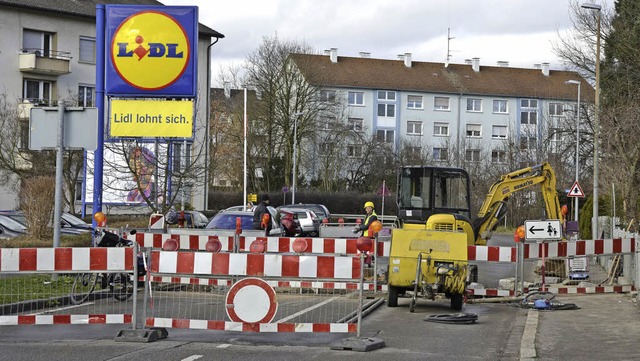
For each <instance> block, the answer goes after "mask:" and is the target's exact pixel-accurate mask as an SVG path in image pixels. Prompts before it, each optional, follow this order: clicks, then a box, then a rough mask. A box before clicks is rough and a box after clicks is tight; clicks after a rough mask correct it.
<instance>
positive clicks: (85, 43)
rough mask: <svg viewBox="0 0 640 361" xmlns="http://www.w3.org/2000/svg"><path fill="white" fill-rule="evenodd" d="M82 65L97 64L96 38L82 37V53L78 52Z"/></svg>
mask: <svg viewBox="0 0 640 361" xmlns="http://www.w3.org/2000/svg"><path fill="white" fill-rule="evenodd" d="M78 54H79V55H78V61H79V62H80V63H89V64H95V63H96V38H91V37H88V36H80V51H79V52H78Z"/></svg>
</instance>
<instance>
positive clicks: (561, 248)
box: [556, 242, 568, 257]
mask: <svg viewBox="0 0 640 361" xmlns="http://www.w3.org/2000/svg"><path fill="white" fill-rule="evenodd" d="M556 244H557V245H558V254H557V256H558V257H566V256H567V252H568V251H567V242H557V243H556Z"/></svg>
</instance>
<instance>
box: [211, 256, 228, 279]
mask: <svg viewBox="0 0 640 361" xmlns="http://www.w3.org/2000/svg"><path fill="white" fill-rule="evenodd" d="M211 263H212V264H211V273H212V274H214V275H226V274H229V253H215V254H214V255H213V261H212V262H211Z"/></svg>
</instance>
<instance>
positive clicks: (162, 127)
mask: <svg viewBox="0 0 640 361" xmlns="http://www.w3.org/2000/svg"><path fill="white" fill-rule="evenodd" d="M193 109H194V102H193V101H192V100H127V99H113V100H111V107H110V112H109V134H110V135H111V136H112V137H142V138H153V137H163V138H191V137H193V122H194V118H193V116H194V111H193Z"/></svg>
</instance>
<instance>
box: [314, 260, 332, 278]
mask: <svg viewBox="0 0 640 361" xmlns="http://www.w3.org/2000/svg"><path fill="white" fill-rule="evenodd" d="M335 261H336V259H335V257H326V256H318V275H317V277H318V278H333V275H334V274H335V271H334V269H335V264H336V263H335Z"/></svg>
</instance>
